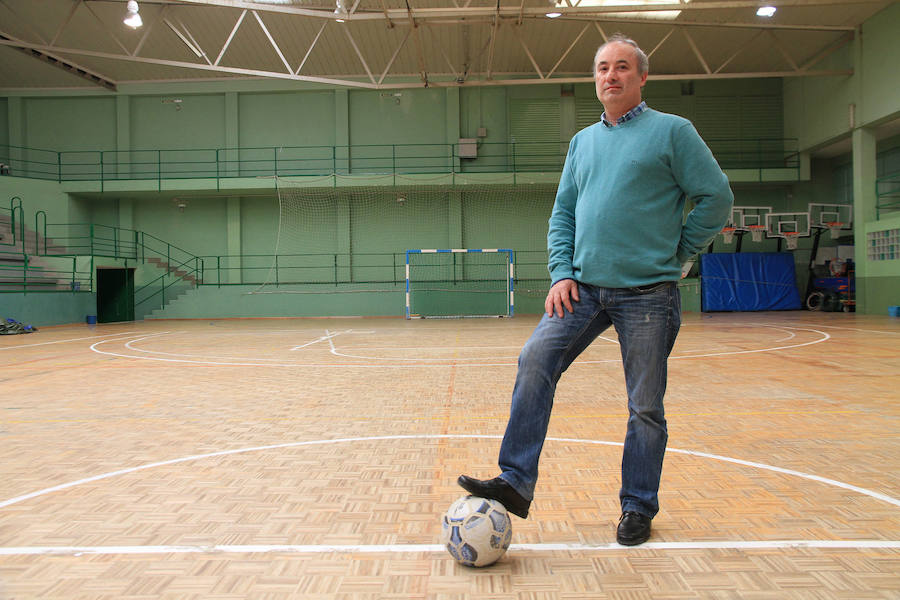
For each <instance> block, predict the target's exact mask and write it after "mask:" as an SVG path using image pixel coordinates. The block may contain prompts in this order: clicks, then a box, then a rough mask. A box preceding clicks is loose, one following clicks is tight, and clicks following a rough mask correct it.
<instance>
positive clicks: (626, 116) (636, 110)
mask: <svg viewBox="0 0 900 600" xmlns="http://www.w3.org/2000/svg"><path fill="white" fill-rule="evenodd" d="M645 110H647V103H646V102H644V101H643V100H642V101H641V103H640V104H638V105H637V106H635V107H634V108H632V109H631V110H629V111H628V112H627V113H625V114H624V115H622V116H621V117H619V120H618V121H616V125H621V124H622V123H625V122H626V121H630V120H632V119H633V118H635V117H636V116H638V115H639V114H641V113H642V112H644V111H645ZM600 120H601V121H602V122H603V124H604V125H606V126H607V127H613V124H612V123H610V122H609V121H607V120H606V111H603V114H602V115H600Z"/></svg>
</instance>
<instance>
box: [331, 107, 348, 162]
mask: <svg viewBox="0 0 900 600" xmlns="http://www.w3.org/2000/svg"><path fill="white" fill-rule="evenodd" d="M334 145H335V149H334V151H335V156H334V158H335V161H334V170H335V173H347V174H349V172H350V153H349V150H348V147H349V146H350V96H349V94H348V93H347V90H334Z"/></svg>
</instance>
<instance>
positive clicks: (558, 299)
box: [544, 279, 580, 319]
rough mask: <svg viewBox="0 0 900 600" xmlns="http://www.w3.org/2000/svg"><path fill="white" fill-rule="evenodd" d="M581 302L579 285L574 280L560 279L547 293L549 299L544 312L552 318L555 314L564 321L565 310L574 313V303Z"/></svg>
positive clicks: (545, 303) (545, 301)
mask: <svg viewBox="0 0 900 600" xmlns="http://www.w3.org/2000/svg"><path fill="white" fill-rule="evenodd" d="M579 300H580V298H579V297H578V283H576V282H575V280H574V279H560V280H559V281H557V282H556V283H554V284H553V287H551V288H550V291H549V292H548V293H547V299H546V300H544V310H545V311H546V312H547V315H548V316H550V317H552V316H553V313H554V312H555V313H556V315H557V316H558V317H559V318H560V319H562V318H563V315H564V312H563V309H564V308H565V310H567V311H569V312H574V311H573V310H572V302H573V301H574V302H578V301H579Z"/></svg>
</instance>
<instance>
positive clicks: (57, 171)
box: [56, 152, 62, 183]
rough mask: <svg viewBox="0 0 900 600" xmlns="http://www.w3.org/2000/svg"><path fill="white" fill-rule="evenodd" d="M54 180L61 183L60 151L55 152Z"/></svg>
mask: <svg viewBox="0 0 900 600" xmlns="http://www.w3.org/2000/svg"><path fill="white" fill-rule="evenodd" d="M56 182H57V183H62V152H57V153H56Z"/></svg>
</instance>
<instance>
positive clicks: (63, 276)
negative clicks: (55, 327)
mask: <svg viewBox="0 0 900 600" xmlns="http://www.w3.org/2000/svg"><path fill="white" fill-rule="evenodd" d="M92 285H93V269H88V270H79V269H78V261H77V258H76V257H74V256H67V257H51V258H36V257H33V256H30V255H28V254H25V253H21V252H0V293H2V292H24V293H34V292H59V291H64V290H69V291H72V292H80V291H90V290H91V288H92Z"/></svg>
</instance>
